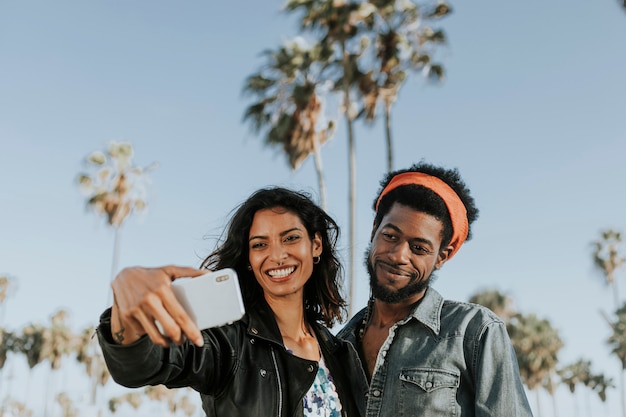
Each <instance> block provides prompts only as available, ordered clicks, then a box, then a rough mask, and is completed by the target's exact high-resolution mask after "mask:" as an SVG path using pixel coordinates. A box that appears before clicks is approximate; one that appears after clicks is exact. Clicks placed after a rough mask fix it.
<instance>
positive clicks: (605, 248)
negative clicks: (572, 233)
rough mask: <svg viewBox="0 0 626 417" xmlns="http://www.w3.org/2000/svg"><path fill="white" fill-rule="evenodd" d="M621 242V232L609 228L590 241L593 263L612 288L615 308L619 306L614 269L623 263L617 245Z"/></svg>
mask: <svg viewBox="0 0 626 417" xmlns="http://www.w3.org/2000/svg"><path fill="white" fill-rule="evenodd" d="M621 243H622V234H621V233H620V232H618V231H615V230H612V229H609V230H603V231H602V232H601V237H600V239H598V240H596V241H594V242H592V244H593V247H594V250H593V264H594V266H595V267H596V269H597V270H598V271H600V272H601V273H602V275H603V276H604V279H605V282H606V284H607V285H608V286H609V287H611V288H612V290H613V302H614V303H615V308H616V309H617V308H618V307H619V292H618V289H617V281H616V280H615V271H616V270H617V269H618V268H620V267H621V266H622V265H624V261H625V260H624V257H623V256H622V255H621V254H620V251H619V245H620V244H621Z"/></svg>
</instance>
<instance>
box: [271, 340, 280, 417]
mask: <svg viewBox="0 0 626 417" xmlns="http://www.w3.org/2000/svg"><path fill="white" fill-rule="evenodd" d="M270 350H271V352H272V361H273V362H274V371H276V381H277V382H278V414H277V417H281V416H282V415H283V387H282V386H281V384H280V373H279V372H278V362H277V361H276V354H275V353H274V347H273V346H270Z"/></svg>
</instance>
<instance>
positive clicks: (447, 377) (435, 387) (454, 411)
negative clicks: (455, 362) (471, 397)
mask: <svg viewBox="0 0 626 417" xmlns="http://www.w3.org/2000/svg"><path fill="white" fill-rule="evenodd" d="M459 383H460V375H459V374H458V373H455V372H452V371H447V370H444V369H432V368H416V369H406V368H405V369H403V370H402V371H401V372H400V392H399V396H400V398H399V399H398V400H399V401H398V402H399V410H400V411H401V415H404V413H406V415H407V416H408V415H418V414H422V415H428V416H456V415H458V405H457V402H456V392H457V389H458V387H459Z"/></svg>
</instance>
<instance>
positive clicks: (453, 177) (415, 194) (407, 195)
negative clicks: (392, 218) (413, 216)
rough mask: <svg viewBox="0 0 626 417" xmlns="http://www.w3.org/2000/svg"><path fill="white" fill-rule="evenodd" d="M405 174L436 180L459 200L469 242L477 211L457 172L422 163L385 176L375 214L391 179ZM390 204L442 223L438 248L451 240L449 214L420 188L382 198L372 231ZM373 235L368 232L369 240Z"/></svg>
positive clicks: (434, 196) (408, 187)
mask: <svg viewBox="0 0 626 417" xmlns="http://www.w3.org/2000/svg"><path fill="white" fill-rule="evenodd" d="M405 172H422V173H424V174H428V175H432V176H433V177H437V178H439V179H441V180H442V181H444V182H445V183H446V184H448V185H449V186H450V187H452V189H453V190H454V191H455V192H456V194H457V195H458V196H459V198H460V199H461V201H462V202H463V205H464V206H465V210H466V211H467V223H468V233H467V239H466V240H470V239H471V238H472V223H473V222H474V221H475V220H476V219H477V218H478V209H477V208H476V205H475V203H474V198H473V197H472V196H471V195H470V191H469V189H468V188H467V186H466V185H465V182H464V181H463V180H462V179H461V175H460V174H459V171H458V170H457V169H456V168H454V169H446V168H443V167H438V166H435V165H432V164H428V163H426V162H419V163H417V164H414V165H412V166H411V167H410V168H408V169H401V170H397V171H394V172H391V173H389V174H387V175H386V176H385V177H384V178H383V179H382V181H381V182H380V189H379V190H378V193H376V198H375V199H374V203H373V205H372V208H373V209H374V210H376V201H378V197H379V196H380V194H381V193H382V191H383V190H384V189H385V187H386V186H387V185H388V184H389V182H390V181H391V179H392V178H393V177H395V176H396V175H398V174H402V173H405ZM393 203H400V204H402V205H404V206H407V207H410V208H412V209H414V210H416V211H419V212H423V213H426V214H430V215H431V216H433V217H435V218H436V219H438V220H440V221H441V222H442V223H443V231H442V236H441V247H443V248H445V247H446V246H448V244H449V243H450V240H451V239H452V221H451V220H450V213H449V212H448V208H447V207H446V204H445V203H444V201H443V199H442V198H441V197H439V196H438V195H437V194H436V193H435V192H434V191H432V190H430V189H429V188H426V187H424V186H421V185H404V186H400V187H398V188H396V189H394V190H391V191H390V192H389V193H388V194H386V195H385V196H384V197H383V198H382V199H381V200H380V204H379V205H378V212H377V213H376V217H375V218H374V230H375V229H377V228H378V226H379V225H380V222H381V221H382V219H383V217H385V215H386V214H387V213H388V212H389V210H391V207H392V206H393ZM373 233H374V231H372V237H373Z"/></svg>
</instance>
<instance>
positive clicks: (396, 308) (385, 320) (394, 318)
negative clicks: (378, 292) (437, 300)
mask: <svg viewBox="0 0 626 417" xmlns="http://www.w3.org/2000/svg"><path fill="white" fill-rule="evenodd" d="M424 294H425V291H424V292H421V293H419V294H416V295H414V296H413V297H411V298H409V299H407V300H404V301H401V302H399V303H393V304H391V303H386V302H384V301H381V300H379V299H375V300H374V306H373V311H372V312H371V315H372V318H371V320H370V324H369V325H370V326H376V327H378V328H383V327H386V328H389V327H391V326H393V325H394V324H395V323H397V322H399V321H400V320H402V319H404V318H405V317H407V316H408V315H409V314H411V312H412V311H413V309H414V308H415V305H416V304H417V303H418V302H419V301H420V300H421V299H422V298H424Z"/></svg>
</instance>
